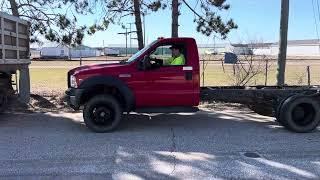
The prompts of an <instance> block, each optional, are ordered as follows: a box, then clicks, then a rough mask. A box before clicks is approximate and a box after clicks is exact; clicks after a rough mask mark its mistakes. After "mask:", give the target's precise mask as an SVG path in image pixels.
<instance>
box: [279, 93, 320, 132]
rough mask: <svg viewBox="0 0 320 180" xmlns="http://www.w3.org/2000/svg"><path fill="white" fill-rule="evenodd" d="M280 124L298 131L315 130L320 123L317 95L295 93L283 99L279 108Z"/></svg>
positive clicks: (319, 105)
mask: <svg viewBox="0 0 320 180" xmlns="http://www.w3.org/2000/svg"><path fill="white" fill-rule="evenodd" d="M276 118H277V120H278V122H279V123H280V124H282V125H283V126H284V127H286V128H287V129H289V130H290V131H293V132H297V133H307V132H312V131H313V130H315V129H316V128H317V127H318V125H319V123H320V104H319V101H318V99H317V98H316V97H314V96H306V95H293V96H290V97H288V98H286V99H285V100H283V101H282V102H281V103H280V105H279V106H278V108H277V114H276Z"/></svg>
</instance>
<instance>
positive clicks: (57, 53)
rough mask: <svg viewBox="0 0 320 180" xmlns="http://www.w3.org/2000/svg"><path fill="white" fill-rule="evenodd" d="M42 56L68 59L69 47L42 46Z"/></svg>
mask: <svg viewBox="0 0 320 180" xmlns="http://www.w3.org/2000/svg"><path fill="white" fill-rule="evenodd" d="M40 51H41V58H42V59H50V58H53V59H68V58H69V48H68V47H66V46H61V45H59V46H56V47H42V48H41V49H40Z"/></svg>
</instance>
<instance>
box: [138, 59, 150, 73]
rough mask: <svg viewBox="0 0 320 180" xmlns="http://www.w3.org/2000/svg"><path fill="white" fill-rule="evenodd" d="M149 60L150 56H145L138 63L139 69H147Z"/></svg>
mask: <svg viewBox="0 0 320 180" xmlns="http://www.w3.org/2000/svg"><path fill="white" fill-rule="evenodd" d="M148 61H149V57H148V56H144V58H143V59H142V60H141V61H139V63H138V69H139V70H146V69H147V63H148Z"/></svg>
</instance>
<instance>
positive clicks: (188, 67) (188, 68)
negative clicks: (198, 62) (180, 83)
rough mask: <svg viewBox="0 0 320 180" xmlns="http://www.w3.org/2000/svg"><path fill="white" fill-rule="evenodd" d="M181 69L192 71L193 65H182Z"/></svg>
mask: <svg viewBox="0 0 320 180" xmlns="http://www.w3.org/2000/svg"><path fill="white" fill-rule="evenodd" d="M182 70H183V71H192V70H193V67H192V66H183V68H182Z"/></svg>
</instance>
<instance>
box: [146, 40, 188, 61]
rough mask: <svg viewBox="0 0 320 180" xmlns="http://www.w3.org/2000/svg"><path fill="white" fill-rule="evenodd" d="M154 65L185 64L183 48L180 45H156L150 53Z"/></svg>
mask: <svg viewBox="0 0 320 180" xmlns="http://www.w3.org/2000/svg"><path fill="white" fill-rule="evenodd" d="M149 57H150V62H151V64H153V65H154V66H158V67H159V66H179V65H180V66H183V65H185V64H186V59H185V48H184V46H182V45H178V44H170V45H162V46H159V47H157V49H155V50H154V51H153V52H152V53H151V54H150V56H149Z"/></svg>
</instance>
